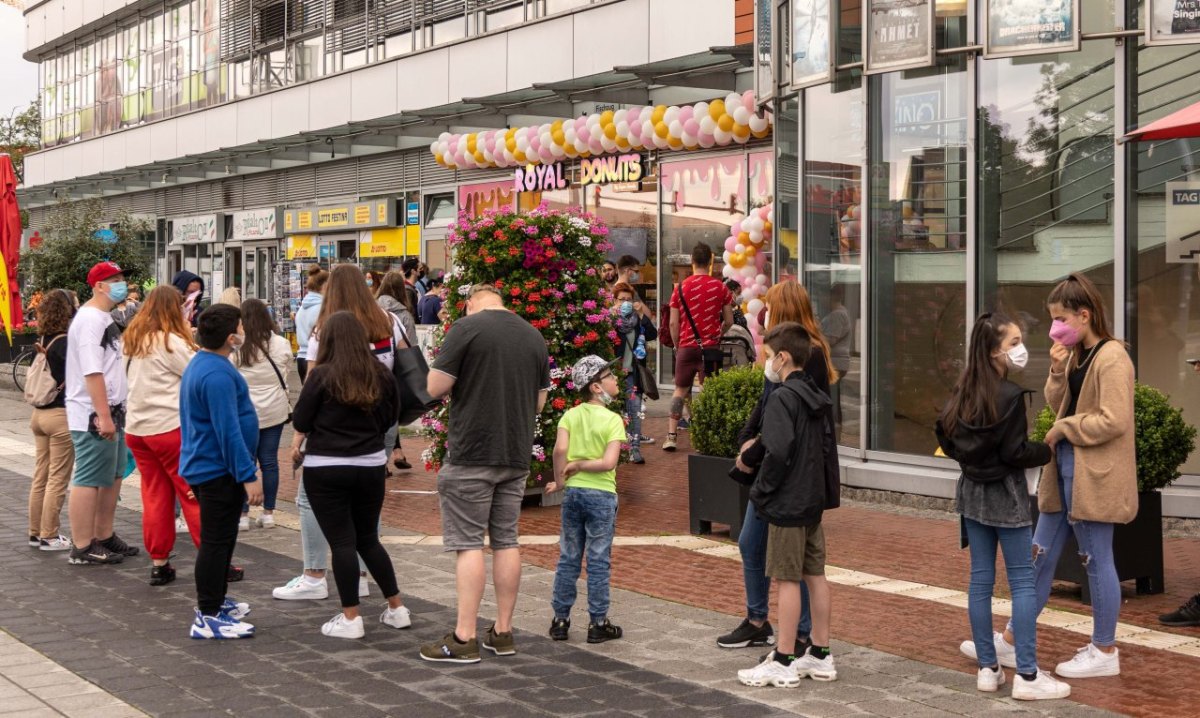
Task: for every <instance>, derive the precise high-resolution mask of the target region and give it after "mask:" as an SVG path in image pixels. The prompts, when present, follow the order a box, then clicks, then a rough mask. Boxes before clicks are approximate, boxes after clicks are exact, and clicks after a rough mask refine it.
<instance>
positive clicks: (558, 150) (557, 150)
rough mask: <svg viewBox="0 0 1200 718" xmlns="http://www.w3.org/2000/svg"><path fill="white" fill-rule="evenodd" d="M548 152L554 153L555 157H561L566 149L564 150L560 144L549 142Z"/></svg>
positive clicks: (565, 154)
mask: <svg viewBox="0 0 1200 718" xmlns="http://www.w3.org/2000/svg"><path fill="white" fill-rule="evenodd" d="M550 154H552V155H554V156H555V157H559V158H561V157H566V156H567V151H566V150H564V149H563V148H562V146H561V145H556V144H553V143H551V145H550Z"/></svg>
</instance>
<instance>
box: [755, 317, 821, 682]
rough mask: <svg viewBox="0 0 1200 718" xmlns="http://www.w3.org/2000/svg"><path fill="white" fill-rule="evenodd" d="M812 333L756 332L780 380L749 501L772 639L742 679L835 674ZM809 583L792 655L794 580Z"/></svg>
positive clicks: (782, 328)
mask: <svg viewBox="0 0 1200 718" xmlns="http://www.w3.org/2000/svg"><path fill="white" fill-rule="evenodd" d="M811 351H812V339H811V337H810V336H809V334H808V332H807V331H805V329H804V327H802V326H801V325H800V324H798V323H796V322H782V323H780V324H778V325H776V326H774V327H772V328H771V330H770V331H769V332H767V335H766V336H765V337H763V352H764V359H765V360H766V363H765V366H764V374H765V375H766V378H767V379H768V380H769V381H772V382H774V383H776V384H778V385H779V386H778V387H777V388H776V389H775V390H774V391H773V392H771V396H770V397H768V399H767V403H766V407H765V408H764V409H763V422H762V436H761V437H760V438H761V444H762V450H763V459H762V465H761V466H760V467H759V469H758V476H757V477H756V478H755V480H754V485H753V486H751V487H750V501H751V502H753V503H754V508H755V511H757V512H758V515H759V517H760V518H762V519H763V520H764V521H766V522H767V524H768V526H767V565H766V573H767V575H768V576H770V577H771V578H773V579H775V583H776V585H777V586H778V587H779V642H778V643H776V644H775V650H774V651H771V652H770V653H768V654H767V656H766V658H765V660H763V662H762V663H760V664H759V665H757V666H755V667H754V668H748V669H746V670H742V671H738V680H739V681H741V682H742V683H743V684H745V685H748V686H768V685H771V686H778V687H781V688H794V687H795V686H798V685H800V679H801V678H812V679H813V680H818V681H832V680H836V679H837V669H836V668H835V667H834V663H833V656H831V655H830V653H829V612H830V605H829V601H830V599H829V584H828V582H827V581H826V580H825V532H824V531H823V530H822V528H821V516H822V514H823V512H824V511H825V510H826V509H831V508H835V507H836V506H837V505H838V499H839V497H838V493H839V491H840V488H839V486H838V479H837V472H838V468H837V464H836V462H834V461H831V460H830V459H831V458H832V457H830V456H829V452H830V451H836V450H835V449H833V448H832V441H831V439H832V436H833V433H832V432H833V422H832V416H833V414H832V408H833V403H832V402H831V401H830V400H829V396H828V395H826V394H825V392H823V391H821V389H819V388H818V387H817V385H816V383H815V382H814V381H813V379H812V377H810V376H809V375H808V374H806V373H805V372H804V370H803V368H802V367H804V365H805V364H806V363H807V362H808V356H809V353H810V352H811ZM801 581H803V582H804V584H805V585H806V586H807V587H808V595H809V600H810V601H811V609H812V645H811V646H809V647H808V650H806V651H804V650H802V651H800V653H801V655H796V654H797V651H796V648H797V641H796V626H797V624H798V622H799V620H800V600H801V599H800V582H801Z"/></svg>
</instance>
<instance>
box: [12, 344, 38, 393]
mask: <svg viewBox="0 0 1200 718" xmlns="http://www.w3.org/2000/svg"><path fill="white" fill-rule="evenodd" d="M34 355H35V352H34V351H32V350H26V351H23V352H21V353H20V354H18V355H17V357H16V358H15V359H13V360H12V378H13V384H16V385H17V391H25V376H26V375H27V374H28V373H29V367H30V365H32V364H33V357H34Z"/></svg>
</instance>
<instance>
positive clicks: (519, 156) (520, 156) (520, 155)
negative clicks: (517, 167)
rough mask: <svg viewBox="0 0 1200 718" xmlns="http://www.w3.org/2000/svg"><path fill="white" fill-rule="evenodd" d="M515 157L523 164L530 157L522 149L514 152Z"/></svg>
mask: <svg viewBox="0 0 1200 718" xmlns="http://www.w3.org/2000/svg"><path fill="white" fill-rule="evenodd" d="M513 159H515V160H516V161H517V162H520V163H521V164H525V163H526V162H528V161H529V159H528V158H527V157H526V156H525V153H524V152H522V151H520V150H516V151H515V152H513Z"/></svg>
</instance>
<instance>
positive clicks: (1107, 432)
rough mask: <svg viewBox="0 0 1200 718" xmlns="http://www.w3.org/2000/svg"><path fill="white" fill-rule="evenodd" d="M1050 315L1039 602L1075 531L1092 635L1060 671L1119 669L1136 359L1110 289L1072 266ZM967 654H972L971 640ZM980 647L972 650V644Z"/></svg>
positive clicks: (1049, 304)
mask: <svg viewBox="0 0 1200 718" xmlns="http://www.w3.org/2000/svg"><path fill="white" fill-rule="evenodd" d="M1046 308H1047V309H1048V310H1049V312H1050V318H1051V319H1053V320H1054V323H1053V325H1052V326H1051V328H1050V338H1051V339H1052V340H1053V341H1054V345H1053V346H1052V347H1051V348H1050V377H1049V378H1048V379H1047V380H1046V401H1047V403H1048V404H1049V405H1050V406H1051V407H1053V408H1054V409H1055V411H1056V414H1057V417H1058V418H1057V420H1056V421H1055V422H1054V426H1053V427H1052V428H1051V429H1050V431H1049V432H1048V433H1047V434H1046V439H1045V441H1046V443H1047V444H1048V445H1049V446H1050V448H1051V449H1052V450H1053V451H1054V454H1055V456H1054V460H1053V461H1051V462H1050V463H1049V464H1048V465H1047V466H1046V468H1045V469H1044V470H1043V472H1042V479H1041V483H1040V484H1039V487H1038V511H1039V516H1038V522H1037V528H1036V529H1035V530H1034V533H1033V552H1034V560H1033V567H1034V581H1035V584H1036V590H1037V600H1038V603H1037V605H1038V611H1039V612H1040V611H1041V610H1042V608H1044V607H1045V605H1046V601H1047V600H1048V599H1049V597H1050V585H1051V582H1052V581H1053V580H1054V569H1055V566H1057V565H1058V559H1059V556H1060V555H1061V554H1062V550H1063V547H1064V546H1065V545H1066V543H1067V539H1068V538H1070V536H1071V535H1072V534H1074V536H1075V539H1076V540H1077V541H1078V543H1079V560H1080V561H1081V562H1082V563H1083V565H1084V567H1085V568H1086V570H1087V577H1088V587H1089V589H1090V591H1091V597H1092V641H1091V643H1089V644H1088V645H1087V646H1084V647H1083V648H1080V649H1079V650H1078V651H1077V652H1076V654H1075V657H1074V658H1072V659H1071V660H1069V661H1065V662H1063V663H1060V664H1058V667H1057V668H1056V669H1055V671H1054V672H1055V673H1057V674H1058V675H1059V676H1062V677H1063V678H1097V677H1101V676H1116V675H1119V674H1120V672H1121V664H1120V657H1119V654H1118V651H1117V647H1116V628H1117V615H1118V613H1119V611H1120V607H1121V584H1120V581H1119V580H1118V578H1117V569H1116V565H1115V564H1114V563H1113V546H1112V542H1113V528H1114V526H1115V525H1116V524H1124V523H1129V522H1130V521H1132V520H1133V518H1134V516H1135V515H1137V510H1138V495H1137V467H1136V455H1135V450H1134V430H1133V362H1132V361H1130V359H1129V353H1128V351H1127V350H1126V347H1125V344H1124V342H1122V341H1120V340H1118V339H1116V338H1115V337H1114V336H1113V334H1112V331H1111V330H1110V329H1109V324H1108V316H1107V311H1106V309H1105V306H1104V298H1103V297H1102V296H1101V295H1100V291H1099V290H1098V289H1096V285H1095V284H1093V283H1092V282H1091V280H1089V279H1088V278H1087V277H1085V276H1084V275H1082V274H1072V275H1070V276H1069V277H1067V278H1066V279H1065V280H1063V281H1062V282H1060V283H1059V284H1058V286H1056V287H1055V288H1054V290H1053V291H1052V292H1050V297H1049V298H1048V299H1047V300H1046ZM995 642H996V652H997V655H998V657H999V660H1000V664H1001V665H1006V666H1010V665H1013V664H1012V663H1011V662H1012V661H1015V654H1014V652H1013V651H1014V649H1013V635H1012V626H1011V624H1010V625H1009V627H1008V628H1006V629H1005V631H1004V633H1003V634H1000V633H997V634H996V635H995ZM963 652H964V653H968V651H967V649H966V644H964V648H963ZM972 652H973V651H972Z"/></svg>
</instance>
